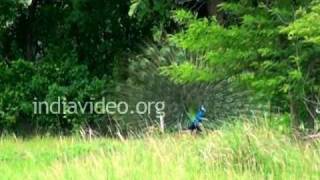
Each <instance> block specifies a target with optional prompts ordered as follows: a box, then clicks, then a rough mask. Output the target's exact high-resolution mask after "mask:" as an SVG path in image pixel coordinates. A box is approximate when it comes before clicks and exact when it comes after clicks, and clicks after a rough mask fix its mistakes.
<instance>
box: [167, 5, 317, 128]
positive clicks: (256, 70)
mask: <svg viewBox="0 0 320 180" xmlns="http://www.w3.org/2000/svg"><path fill="white" fill-rule="evenodd" d="M309 3H310V2H308V1H305V2H303V3H300V4H298V3H296V2H295V1H285V0H277V1H272V2H271V1H265V2H261V3H260V4H257V3H255V2H254V1H241V2H238V3H222V4H220V5H219V7H220V11H221V12H223V13H224V14H226V15H227V16H226V17H225V19H224V22H223V23H222V22H221V21H218V20H217V19H216V18H214V17H213V18H209V19H208V18H203V19H197V18H195V17H194V16H193V15H192V14H190V13H188V12H185V11H177V12H176V15H175V20H176V21H177V22H179V23H180V24H184V25H185V26H186V27H187V28H186V29H185V30H183V31H181V32H180V33H177V34H174V35H173V36H172V38H171V41H172V42H174V43H175V44H176V45H177V46H179V47H182V48H184V49H186V50H188V51H190V52H193V53H197V54H203V62H202V63H200V64H192V63H189V62H187V63H182V64H176V65H172V66H169V67H165V68H163V72H162V73H163V74H165V75H168V76H170V77H171V78H172V79H173V80H175V81H177V82H182V83H188V82H195V81H211V82H215V81H219V80H221V79H229V80H231V81H240V82H242V83H243V84H244V85H246V86H248V87H249V88H250V89H253V90H255V91H256V94H257V97H258V98H259V99H260V100H262V101H269V102H271V104H272V105H273V106H276V107H281V108H282V109H283V111H284V112H285V111H290V112H291V115H292V117H293V124H294V125H295V127H297V126H298V125H299V124H300V123H301V122H304V123H305V125H307V126H308V127H311V128H313V127H314V120H315V118H313V117H314V116H313V115H314V113H313V112H310V111H309V110H310V108H311V109H314V106H312V107H311V105H310V103H306V102H305V99H306V98H308V97H311V96H315V92H316V91H317V90H316V89H317V88H316V87H317V86H316V84H317V82H318V76H317V75H316V73H314V72H317V71H314V70H315V69H318V68H317V67H314V66H315V65H316V64H317V63H315V62H317V60H316V58H315V57H316V55H317V54H318V53H319V46H317V45H316V44H315V42H317V41H318V40H317V37H315V35H317V34H318V29H317V28H315V27H314V28H312V27H311V29H313V31H315V32H310V31H309V30H308V31H305V30H306V29H309V26H308V25H306V24H304V27H305V29H301V24H302V22H305V21H304V20H305V19H304V18H306V19H309V22H310V21H311V20H310V16H312V17H313V18H316V17H318V15H315V14H314V13H315V12H313V11H316V10H317V7H314V8H313V10H312V12H311V14H310V13H306V14H305V16H304V17H302V19H296V18H295V17H296V14H297V13H299V12H300V11H297V12H296V13H295V11H293V10H294V9H296V10H298V7H302V8H304V9H305V8H306V9H308V7H310V6H309V5H310V4H309ZM312 5H313V4H311V6H312ZM306 22H308V21H306ZM290 23H292V24H290ZM289 24H290V25H289ZM316 25H317V24H315V26H316ZM317 27H318V26H317ZM296 29H300V30H301V31H296ZM293 31H294V32H295V34H296V36H297V37H300V38H301V36H303V35H304V34H303V33H307V34H308V35H310V34H312V36H308V38H305V40H306V41H309V42H310V41H311V42H313V44H308V45H307V44H305V43H303V42H304V41H301V39H300V41H290V40H289V39H288V38H287V33H289V35H290V34H292V32H293ZM290 32H291V33H290ZM311 67H312V68H311ZM310 68H311V69H312V70H310ZM310 72H313V73H310Z"/></svg>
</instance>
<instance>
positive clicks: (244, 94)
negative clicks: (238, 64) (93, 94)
mask: <svg viewBox="0 0 320 180" xmlns="http://www.w3.org/2000/svg"><path fill="white" fill-rule="evenodd" d="M144 49H145V53H144V54H143V55H140V56H137V57H136V58H133V59H131V60H130V67H129V70H128V73H129V76H128V77H129V78H128V79H127V82H126V83H123V84H121V85H119V87H118V88H117V89H116V92H115V93H114V94H115V95H116V97H115V98H116V100H119V101H125V102H127V103H128V105H129V107H135V106H136V105H137V104H138V103H139V102H164V103H165V109H164V113H165V117H164V122H165V128H166V130H173V131H177V130H181V129H183V128H185V127H186V126H188V124H190V121H191V120H192V119H193V117H194V116H195V113H196V111H197V110H198V108H199V105H201V104H203V105H204V106H205V107H206V109H207V113H206V118H207V119H208V121H206V122H205V126H206V127H214V125H216V124H218V123H219V122H221V121H225V120H227V119H232V118H233V117H238V116H240V115H246V116H248V115H250V114H252V111H257V112H258V111H260V110H261V108H260V107H258V106H257V105H256V104H254V103H253V102H254V101H253V100H252V99H250V97H251V96H250V94H251V92H250V91H249V90H247V89H245V88H243V87H242V86H240V85H238V84H237V83H234V82H233V81H231V80H230V79H225V80H221V81H218V82H196V83H176V82H174V81H172V80H170V79H169V78H168V77H167V76H164V75H163V74H161V73H160V68H161V67H166V66H170V65H172V64H176V63H182V62H185V61H188V62H192V63H195V64H200V63H197V61H201V60H200V59H201V58H200V55H197V54H192V53H188V52H186V51H185V50H182V49H179V48H176V47H171V46H169V45H161V46H158V45H154V44H147V46H146V47H145V48H144ZM113 118H114V119H116V122H117V123H115V124H116V125H117V128H114V129H118V130H119V129H120V130H122V131H125V132H144V131H146V130H147V129H148V128H150V127H159V118H158V116H157V113H156V112H155V111H154V109H151V112H149V113H145V114H137V113H132V114H131V113H127V114H123V115H120V114H115V115H114V116H113Z"/></svg>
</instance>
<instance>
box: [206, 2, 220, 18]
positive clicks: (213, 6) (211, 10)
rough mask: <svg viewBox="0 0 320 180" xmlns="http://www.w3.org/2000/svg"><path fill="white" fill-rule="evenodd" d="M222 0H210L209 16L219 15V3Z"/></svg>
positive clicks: (208, 6)
mask: <svg viewBox="0 0 320 180" xmlns="http://www.w3.org/2000/svg"><path fill="white" fill-rule="evenodd" d="M221 2H222V1H221V0H208V5H207V10H208V15H209V16H217V15H218V5H219V4H220V3H221Z"/></svg>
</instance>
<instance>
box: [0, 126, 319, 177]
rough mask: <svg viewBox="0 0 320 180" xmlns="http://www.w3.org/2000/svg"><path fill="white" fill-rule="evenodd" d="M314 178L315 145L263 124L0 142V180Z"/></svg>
mask: <svg viewBox="0 0 320 180" xmlns="http://www.w3.org/2000/svg"><path fill="white" fill-rule="evenodd" d="M265 178H268V179H319V178H320V143H319V142H304V141H299V140H296V139H294V138H293V137H292V136H291V135H289V134H288V133H283V132H280V131H279V130H275V129H273V128H270V127H268V126H267V125H261V124H256V123H248V122H244V123H234V124H229V125H226V126H224V127H222V128H220V129H219V130H217V131H213V132H210V133H208V134H207V135H200V136H191V135H186V134H181V135H179V134H171V135H169V134H168V135H163V136H153V137H151V136H149V137H145V138H142V139H134V138H131V139H128V140H126V141H124V142H121V141H118V140H115V139H106V138H100V139H94V140H92V141H86V140H82V139H81V138H33V139H30V140H21V139H15V138H9V137H7V138H2V139H1V140H0V179H183V180H185V179H265Z"/></svg>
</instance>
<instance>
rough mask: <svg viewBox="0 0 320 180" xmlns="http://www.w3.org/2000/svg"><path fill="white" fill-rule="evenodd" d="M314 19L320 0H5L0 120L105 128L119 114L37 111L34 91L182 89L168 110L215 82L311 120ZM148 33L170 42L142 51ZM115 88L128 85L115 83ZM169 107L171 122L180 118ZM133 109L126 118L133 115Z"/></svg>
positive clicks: (319, 40)
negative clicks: (38, 113) (44, 113)
mask: <svg viewBox="0 0 320 180" xmlns="http://www.w3.org/2000/svg"><path fill="white" fill-rule="evenodd" d="M319 18H320V2H319V1H318V0H314V1H311V0H307V1H296V0H275V1H269V0H241V1H238V0H200V1H198V0H197V1H196V0H175V1H174V0H157V1H155V0H132V1H128V0H119V1H111V0H47V1H42V0H21V1H16V0H2V1H1V3H0V60H1V61H0V130H1V131H4V130H9V131H11V130H13V131H16V132H20V131H21V132H22V131H29V130H30V131H34V132H38V131H43V132H47V131H48V130H49V131H52V132H59V133H60V132H63V133H64V132H72V131H73V130H77V129H79V128H81V127H84V126H90V127H93V126H97V127H98V126H99V127H100V126H106V127H101V128H102V129H103V130H102V131H106V129H109V130H108V131H110V128H111V129H112V128H113V127H111V125H114V123H115V122H118V120H123V119H122V118H119V117H117V116H113V117H111V116H109V115H106V116H107V117H104V116H99V115H92V116H86V115H75V114H73V115H67V116H66V115H59V116H56V115H49V116H35V115H34V114H33V113H32V110H33V108H32V101H33V100H34V98H37V99H39V100H46V101H49V102H50V101H53V100H54V99H55V98H57V97H58V96H62V97H65V99H66V100H79V101H81V102H84V101H87V100H88V99H90V98H92V97H93V98H99V97H111V98H115V99H117V98H119V96H120V97H121V96H122V95H125V98H127V99H124V100H127V101H130V102H131V100H132V98H134V97H133V96H131V94H130V93H135V94H136V95H135V96H136V97H135V98H136V99H135V100H133V101H132V102H136V101H137V99H138V98H140V100H159V98H162V97H163V99H164V100H168V99H170V98H171V97H172V96H177V97H175V98H180V99H183V101H175V100H174V101H171V100H169V102H170V103H171V104H170V105H169V106H168V107H170V108H169V109H168V115H170V114H174V113H173V112H170V109H172V108H173V109H174V108H178V109H179V107H184V106H185V104H190V106H189V105H187V106H189V107H187V109H188V108H194V107H191V106H197V105H198V104H200V102H201V101H202V100H200V99H201V98H200V99H198V98H194V99H192V97H197V94H199V93H203V94H204V95H203V96H204V97H214V96H215V95H217V94H216V91H213V90H210V91H207V92H205V93H204V92H202V89H201V86H197V85H199V84H202V85H206V84H210V85H212V84H213V85H216V84H219V82H225V83H226V84H228V87H233V89H236V90H232V91H233V92H241V91H244V90H243V89H245V91H247V90H248V91H251V92H253V93H252V95H251V96H252V97H251V98H252V99H254V100H255V103H256V102H257V103H259V104H263V105H266V104H269V105H270V107H269V110H268V113H270V112H271V113H272V112H274V111H275V110H276V111H277V112H279V111H280V112H281V113H284V114H286V113H290V114H291V118H292V120H293V122H292V124H293V126H294V127H295V128H296V127H299V126H300V125H301V124H304V125H305V127H309V128H311V129H313V128H314V127H316V123H317V122H318V121H317V120H318V119H319V118H318V114H317V108H318V106H319V104H320V103H319V98H318V97H319V95H320V93H319V92H320V86H319V83H320V82H319V81H320V76H319V71H320V68H319V67H320V66H319V65H320V60H319V53H320V24H319V21H318V19H319ZM146 41H147V42H149V41H151V42H152V43H150V44H157V46H159V47H157V48H158V49H159V50H160V51H166V50H168V49H169V50H170V51H171V52H170V53H169V54H168V53H166V52H165V53H163V52H161V53H158V54H156V56H153V55H152V56H149V54H148V50H149V49H152V46H153V45H151V47H143V48H142V49H143V50H141V44H142V42H146ZM159 59H160V60H161V61H162V60H164V61H165V63H163V62H159V61H158V60H159ZM167 60H170V63H168V61H167ZM155 63H156V64H157V65H156V66H155V67H154V66H153V65H154V64H155ZM132 72H134V73H132ZM140 76H145V77H146V78H142V80H141V79H140V78H141V77H140ZM120 86H121V87H127V88H129V87H130V88H131V87H133V88H132V89H135V90H132V91H130V90H123V91H122V90H121V89H120V91H121V92H118V91H117V90H118V88H117V87H120ZM163 86H165V87H172V88H171V89H170V88H168V89H170V90H168V91H165V90H162V89H163ZM235 87H236V88H235ZM130 88H129V89H130ZM161 88H162V89H161ZM146 89H147V90H146ZM164 89H165V88H164ZM183 90H184V91H185V94H186V95H185V94H183V93H181V92H182V91H183ZM152 92H155V93H152ZM173 92H176V93H173ZM161 93H162V94H161ZM225 93H228V90H225ZM159 94H160V95H159ZM187 96H188V97H191V98H189V99H188V98H184V97H187ZM243 97H244V96H243ZM121 98H123V97H121ZM166 98H167V99H166ZM173 99H174V98H173ZM122 100H123V99H122ZM206 100H207V102H208V103H206V105H207V106H209V107H208V109H215V110H217V108H215V106H214V105H212V104H214V103H213V102H211V100H210V98H207V99H206ZM220 102H222V103H220ZM220 102H215V103H218V104H219V103H220V105H221V106H223V105H224V103H223V101H220ZM245 102H247V101H246V100H243V101H242V102H241V103H240V104H242V105H243V104H245ZM194 104H197V105H194ZM211 112H213V111H211ZM175 116H176V115H174V116H170V122H176V121H179V120H178V119H177V117H175ZM212 116H213V114H209V117H212ZM130 117H131V116H130V115H128V117H127V118H124V119H125V120H124V121H122V122H121V126H122V127H125V126H129V125H130V126H131V124H136V122H135V120H133V118H130ZM106 119H108V120H107V121H106ZM94 124H95V125H94ZM172 124H174V123H172ZM117 125H119V124H117ZM136 129H139V127H138V126H137V127H136Z"/></svg>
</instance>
